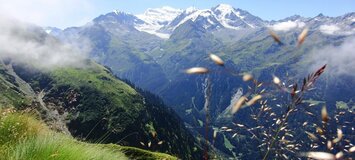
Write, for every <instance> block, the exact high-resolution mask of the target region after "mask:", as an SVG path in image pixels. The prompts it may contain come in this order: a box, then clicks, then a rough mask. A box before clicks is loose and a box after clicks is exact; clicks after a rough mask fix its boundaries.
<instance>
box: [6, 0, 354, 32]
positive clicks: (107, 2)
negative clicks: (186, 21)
mask: <svg viewBox="0 0 355 160" xmlns="http://www.w3.org/2000/svg"><path fill="white" fill-rule="evenodd" d="M220 3H225V4H230V5H232V6H234V7H235V8H241V9H244V10H247V11H249V12H250V13H252V14H254V15H256V16H259V17H260V18H262V19H266V20H278V19H282V18H285V17H288V16H291V15H294V14H299V15H301V16H305V17H314V16H316V15H318V14H319V13H323V14H324V15H327V16H339V15H343V14H345V13H348V12H355V0H297V1H295V0H292V1H291V0H289V1H286V0H26V1H23V0H11V1H10V0H0V4H1V5H0V14H2V15H3V14H5V15H7V16H12V17H15V18H17V19H21V20H24V21H28V22H31V23H35V24H37V25H41V26H56V27H59V28H65V27H69V26H78V25H83V24H85V23H86V22H89V21H90V20H91V19H93V18H95V17H97V16H98V15H100V14H105V13H107V12H111V11H112V10H114V9H118V10H121V11H125V12H130V13H133V14H139V13H143V12H144V10H146V9H147V8H156V7H161V6H171V7H174V8H181V9H185V8H187V7H190V6H195V7H197V8H200V9H205V8H211V7H214V6H216V5H218V4H220Z"/></svg>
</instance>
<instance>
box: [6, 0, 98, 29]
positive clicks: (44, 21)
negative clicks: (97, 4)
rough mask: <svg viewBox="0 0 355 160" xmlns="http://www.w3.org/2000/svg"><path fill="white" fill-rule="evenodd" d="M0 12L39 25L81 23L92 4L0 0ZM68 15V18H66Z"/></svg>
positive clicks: (63, 0) (80, 0)
mask: <svg viewBox="0 0 355 160" xmlns="http://www.w3.org/2000/svg"><path fill="white" fill-rule="evenodd" d="M0 4H1V5H0V14H2V15H6V16H9V17H13V18H16V19H19V20H22V21H26V22H30V23H34V24H37V25H41V26H54V27H60V28H64V27H69V25H70V26H72V25H82V24H78V22H81V23H82V22H83V21H84V20H87V19H88V18H87V17H82V16H83V15H85V14H88V13H90V12H91V11H92V10H93V8H94V6H93V5H92V3H91V2H90V0H0ZM68 17H70V18H68Z"/></svg>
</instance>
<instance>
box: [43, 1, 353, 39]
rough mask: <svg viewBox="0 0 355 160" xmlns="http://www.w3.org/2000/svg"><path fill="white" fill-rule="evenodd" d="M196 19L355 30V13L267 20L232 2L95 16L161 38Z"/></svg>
mask: <svg viewBox="0 0 355 160" xmlns="http://www.w3.org/2000/svg"><path fill="white" fill-rule="evenodd" d="M189 20H191V21H193V22H195V23H197V24H198V25H200V26H202V27H203V28H204V29H207V30H209V31H215V30H219V29H223V28H225V29H233V30H240V29H249V28H260V27H270V28H274V29H275V30H280V31H285V30H288V29H291V28H295V27H304V26H305V25H306V24H307V26H309V27H312V28H316V29H319V30H321V31H322V32H323V33H325V34H353V33H355V30H354V29H353V28H352V27H354V25H355V13H349V14H346V15H343V16H338V17H328V16H324V15H322V14H319V15H318V16H316V17H313V18H305V17H301V16H299V15H294V16H291V17H288V18H285V19H282V20H278V21H275V20H273V21H267V20H263V19H261V18H259V17H257V16H254V15H252V14H251V13H249V12H247V11H245V10H242V9H239V8H238V9H236V8H233V7H232V6H231V5H228V4H220V5H218V6H216V7H213V8H211V9H197V8H194V7H190V8H187V9H185V10H181V9H175V8H172V7H168V6H165V7H162V8H154V9H147V10H146V11H145V12H144V13H143V14H139V15H133V14H128V13H125V12H123V11H118V10H115V11H113V12H111V13H107V14H105V15H102V16H100V17H98V18H97V19H95V20H94V21H96V22H97V21H105V22H106V23H119V22H121V23H122V24H126V25H129V26H131V27H133V28H135V29H137V30H139V31H143V32H147V33H150V34H154V35H156V36H158V37H161V38H165V39H166V38H169V36H170V35H171V34H172V33H173V31H174V30H175V29H176V28H177V27H179V26H180V25H182V24H183V23H185V22H186V21H189ZM46 31H47V32H51V31H52V32H53V33H55V32H57V31H58V29H57V28H51V27H49V28H46Z"/></svg>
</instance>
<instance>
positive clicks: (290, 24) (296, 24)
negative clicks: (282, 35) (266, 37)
mask: <svg viewBox="0 0 355 160" xmlns="http://www.w3.org/2000/svg"><path fill="white" fill-rule="evenodd" d="M305 25H306V24H305V23H304V22H300V21H287V22H280V23H276V24H274V25H272V26H271V28H272V29H273V30H275V31H284V32H286V31H289V30H291V29H294V28H303V27H304V26H305Z"/></svg>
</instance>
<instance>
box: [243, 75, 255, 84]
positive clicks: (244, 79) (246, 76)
mask: <svg viewBox="0 0 355 160" xmlns="http://www.w3.org/2000/svg"><path fill="white" fill-rule="evenodd" d="M252 79H253V76H252V75H251V74H248V73H247V74H244V75H243V81H244V82H247V81H250V80H252Z"/></svg>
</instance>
